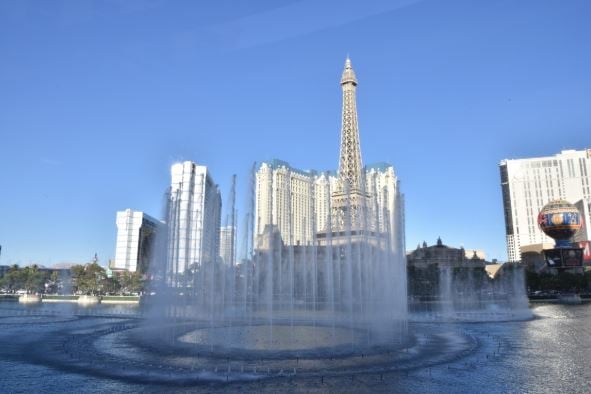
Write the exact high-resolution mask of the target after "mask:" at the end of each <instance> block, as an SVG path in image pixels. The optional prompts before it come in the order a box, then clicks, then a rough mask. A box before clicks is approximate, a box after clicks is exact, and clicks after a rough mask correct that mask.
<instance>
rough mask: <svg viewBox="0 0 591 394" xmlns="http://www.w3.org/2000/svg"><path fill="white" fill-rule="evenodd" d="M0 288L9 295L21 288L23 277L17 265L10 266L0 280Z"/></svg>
mask: <svg viewBox="0 0 591 394" xmlns="http://www.w3.org/2000/svg"><path fill="white" fill-rule="evenodd" d="M0 287H1V288H3V289H6V290H7V291H8V292H10V293H14V292H15V291H17V290H20V289H21V288H23V275H22V272H21V270H20V268H19V266H18V265H17V264H14V265H12V266H11V267H10V268H9V269H8V271H7V272H6V274H4V276H3V277H2V279H1V280H0Z"/></svg>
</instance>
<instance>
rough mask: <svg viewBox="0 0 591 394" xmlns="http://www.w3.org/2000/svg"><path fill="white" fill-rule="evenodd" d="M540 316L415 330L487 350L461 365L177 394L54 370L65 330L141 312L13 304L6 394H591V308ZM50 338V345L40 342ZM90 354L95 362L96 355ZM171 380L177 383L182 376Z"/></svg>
mask: <svg viewBox="0 0 591 394" xmlns="http://www.w3.org/2000/svg"><path fill="white" fill-rule="evenodd" d="M533 311H534V314H535V316H536V318H535V319H533V320H530V321H522V322H504V323H475V324H433V323H425V324H422V323H421V324H416V325H414V326H413V325H411V330H417V332H419V331H421V330H424V329H428V330H430V331H431V332H438V333H440V334H441V336H442V337H446V336H447V337H448V342H449V343H452V345H453V341H454V340H455V338H459V337H458V336H457V335H456V334H457V333H462V335H467V336H470V337H472V338H475V339H476V343H477V345H476V347H475V348H474V349H473V350H472V351H471V352H469V353H468V354H466V355H462V356H458V357H457V358H456V359H453V360H445V361H441V362H437V363H432V364H425V365H423V366H419V367H412V368H410V367H409V368H408V369H406V370H402V371H396V372H388V373H384V372H371V371H370V372H368V373H363V374H355V375H353V376H347V375H340V376H326V377H322V378H320V377H319V376H313V377H310V376H301V377H300V376H292V377H285V378H276V379H269V380H264V381H260V382H233V383H208V384H197V385H186V386H180V387H171V386H170V385H160V384H157V383H145V382H144V383H131V382H130V381H129V380H121V379H117V378H114V377H111V376H101V373H87V372H85V369H76V368H74V367H73V368H72V370H69V369H68V368H67V366H68V359H67V357H69V356H68V353H67V352H66V350H63V351H64V354H63V355H62V354H60V355H59V356H60V357H61V358H60V363H61V364H60V367H59V368H58V367H57V366H56V365H57V364H56V365H53V364H52V361H51V360H52V359H53V358H54V356H56V359H57V356H58V355H57V354H55V355H54V354H44V352H47V351H48V350H47V349H62V348H61V347H60V346H64V349H66V348H65V346H66V345H65V344H64V345H62V344H61V343H58V342H56V343H55V344H51V343H49V344H47V343H45V342H51V341H52V338H60V336H59V335H60V332H62V330H66V329H67V330H69V331H68V332H75V333H77V334H80V335H81V337H84V333H85V332H89V333H90V332H93V330H94V331H96V330H97V327H98V328H99V329H102V328H101V327H106V329H107V330H108V327H111V326H113V325H121V324H131V323H127V322H133V321H135V320H134V319H133V317H134V315H135V314H136V313H137V308H136V307H133V306H106V305H105V306H99V307H97V308H92V309H79V308H76V307H75V306H64V305H43V306H37V307H33V308H31V307H25V306H21V305H19V304H17V303H8V302H3V303H0V392H3V393H4V392H6V393H13V392H35V393H37V392H50V393H51V392H65V391H67V392H85V393H94V392H110V393H118V392H125V393H127V392H166V391H171V392H172V391H174V392H195V391H196V390H197V391H205V392H225V391H231V392H236V391H244V392H254V391H256V392H279V391H302V392H325V391H329V392H402V393H437V392H450V393H451V392H453V393H460V392H478V393H524V392H526V393H589V392H591V366H590V364H591V304H587V305H581V306H563V305H538V306H536V307H535V308H534V309H533ZM48 333H50V335H47V334H48ZM40 338H41V339H42V341H43V343H40V342H39V340H40ZM108 338H109V337H107V336H105V337H102V339H101V340H100V341H96V342H94V345H96V346H99V347H100V346H102V347H104V346H114V347H115V346H117V345H116V342H111V341H109V340H108ZM56 341H57V339H56ZM46 345H47V346H46ZM50 345H51V346H54V347H53V348H52V347H51V346H50ZM80 346H83V345H80ZM86 350H88V349H86ZM54 351H55V352H56V353H57V352H58V351H57V350H54ZM118 351H119V353H118ZM126 351H127V350H126V349H125V348H122V349H113V351H112V352H111V354H112V355H113V356H112V357H114V359H113V362H114V363H115V361H116V357H118V356H117V355H118V354H125V352H126ZM59 352H62V350H59ZM88 354H93V353H92V349H90V352H89V353H88ZM89 359H91V360H90V361H89V367H88V368H89V369H90V370H92V365H93V363H92V357H89ZM113 365H115V364H113ZM64 366H65V367H64ZM170 373H171V374H173V375H172V376H174V371H173V372H170ZM103 375H105V374H103Z"/></svg>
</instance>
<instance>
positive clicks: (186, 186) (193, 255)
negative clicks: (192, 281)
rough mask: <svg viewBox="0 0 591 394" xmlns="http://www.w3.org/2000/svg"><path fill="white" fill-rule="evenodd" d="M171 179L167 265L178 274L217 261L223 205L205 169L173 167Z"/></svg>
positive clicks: (185, 165) (189, 164)
mask: <svg viewBox="0 0 591 394" xmlns="http://www.w3.org/2000/svg"><path fill="white" fill-rule="evenodd" d="M171 178H172V182H171V186H170V191H169V197H168V215H167V216H168V220H167V224H168V248H167V254H168V255H167V262H168V272H169V273H172V274H176V273H183V272H185V270H187V269H193V268H197V267H199V266H201V265H203V264H208V263H215V262H216V261H217V259H218V255H219V240H220V238H219V237H220V235H219V234H220V215H221V207H222V202H221V197H220V191H219V188H218V186H217V185H216V184H215V182H214V181H213V178H212V177H211V174H210V171H209V170H208V169H207V167H205V166H200V165H197V164H195V163H193V162H191V161H185V162H182V163H177V164H174V165H173V166H172V168H171ZM174 277H178V276H176V275H175V276H174Z"/></svg>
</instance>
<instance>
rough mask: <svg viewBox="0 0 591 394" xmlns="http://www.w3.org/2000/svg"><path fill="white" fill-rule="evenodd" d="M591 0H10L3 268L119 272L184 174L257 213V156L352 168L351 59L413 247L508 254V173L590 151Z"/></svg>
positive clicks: (0, 84) (0, 125)
mask: <svg viewBox="0 0 591 394" xmlns="http://www.w3.org/2000/svg"><path fill="white" fill-rule="evenodd" d="M589 21H591V1H588V0H579V1H577V0H554V1H550V0H522V1H515V0H497V1H489V0H480V1H478V0H446V1H437V0H431V1H429V0H424V1H420V0H416V1H413V0H406V1H396V0H376V1H366V2H362V1H352V0H340V1H314V0H304V1H293V0H267V1H229V0H222V1H219V0H217V1H174V2H171V1H158V0H153V1H148V0H146V1H135V0H104V1H84V0H72V1H60V0H55V1H41V0H39V1H26V0H20V1H11V0H0V244H1V245H2V256H1V257H0V264H13V263H18V264H29V263H31V262H36V263H40V264H44V265H47V266H50V265H53V264H55V263H61V262H77V263H80V262H86V261H89V260H90V259H91V258H92V256H93V255H94V253H95V252H97V253H98V255H99V259H101V263H103V264H106V262H107V261H108V259H109V258H113V257H114V250H115V236H116V226H115V213H116V211H118V210H123V209H125V208H133V209H138V210H143V211H145V212H147V213H149V214H151V215H152V216H156V217H160V216H161V211H162V208H161V206H162V197H163V193H164V190H165V189H166V187H167V186H168V184H169V182H170V180H169V178H170V174H169V171H170V165H171V164H172V163H174V162H175V161H179V160H193V161H196V162H198V163H200V164H204V165H207V166H208V167H210V169H211V171H212V173H213V176H214V179H215V180H216V181H217V182H218V183H219V184H220V187H221V190H222V193H223V194H222V199H223V202H224V203H225V202H226V201H227V195H228V190H229V186H230V181H231V177H232V174H234V173H236V174H237V175H238V187H239V200H240V201H239V202H238V209H239V210H240V213H239V215H240V216H242V215H243V214H244V212H245V209H244V207H245V205H246V203H245V200H246V198H245V191H246V187H247V183H248V181H247V178H248V171H249V168H250V166H251V165H252V162H253V161H255V160H256V161H261V160H265V159H271V158H280V159H283V160H286V161H288V162H290V163H291V164H292V165H293V166H295V167H299V168H302V169H308V168H314V169H319V170H324V169H336V167H337V165H338V150H339V133H340V116H341V90H340V85H339V79H340V75H341V72H342V68H343V63H344V60H345V57H346V56H347V54H349V55H350V57H351V60H352V62H353V67H354V69H355V71H356V73H357V78H358V80H359V86H358V96H357V100H358V111H359V122H360V132H361V147H362V156H363V161H364V163H372V162H378V161H387V162H390V163H391V164H393V165H394V168H395V170H396V172H397V174H398V176H399V177H400V179H401V181H402V188H403V191H404V193H405V194H406V224H407V226H406V235H407V247H408V248H409V249H411V248H414V247H415V246H416V244H417V243H419V242H422V241H423V240H426V241H427V242H428V243H429V244H432V243H434V242H435V240H436V239H437V237H438V236H441V237H442V238H443V241H444V243H446V244H449V245H453V246H458V247H459V246H460V245H463V246H464V247H466V248H478V249H484V250H485V251H486V252H487V257H489V258H498V259H501V260H504V259H506V251H505V234H504V219H503V211H502V202H501V190H500V185H499V174H498V163H499V161H500V160H502V159H505V158H521V157H532V156H544V155H552V154H555V153H558V152H559V151H560V150H561V149H583V148H586V147H591V71H590V70H591V23H590V22H589Z"/></svg>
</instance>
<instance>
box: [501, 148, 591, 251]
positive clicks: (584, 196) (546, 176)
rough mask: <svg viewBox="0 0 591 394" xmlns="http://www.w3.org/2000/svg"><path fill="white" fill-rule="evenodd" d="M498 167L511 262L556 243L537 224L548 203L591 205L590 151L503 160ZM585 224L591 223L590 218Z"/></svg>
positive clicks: (570, 151)
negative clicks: (527, 248)
mask: <svg viewBox="0 0 591 394" xmlns="http://www.w3.org/2000/svg"><path fill="white" fill-rule="evenodd" d="M499 167H500V173H501V189H502V193H503V209H504V214H505V232H506V240H507V255H508V259H509V261H512V262H514V261H519V260H520V259H521V248H522V247H523V246H525V245H532V244H543V243H553V241H552V239H550V238H549V237H547V236H546V235H545V234H544V233H543V232H542V231H541V230H540V229H539V227H538V223H537V217H538V213H539V212H540V211H541V209H542V208H543V207H544V205H546V204H547V203H548V202H550V201H552V200H557V199H562V200H566V201H568V202H571V203H576V202H577V201H580V200H585V201H591V149H587V150H579V151H577V150H565V151H562V152H560V153H559V154H557V155H554V156H548V157H536V158H529V159H517V160H503V161H501V163H500V165H499ZM584 220H585V222H586V223H588V222H589V218H588V217H587V218H584Z"/></svg>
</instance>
